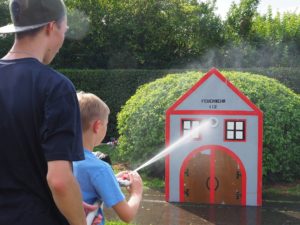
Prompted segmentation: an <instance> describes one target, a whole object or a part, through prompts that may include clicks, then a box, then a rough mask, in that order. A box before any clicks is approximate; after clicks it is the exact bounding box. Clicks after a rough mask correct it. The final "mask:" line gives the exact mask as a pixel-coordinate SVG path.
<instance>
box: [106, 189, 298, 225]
mask: <svg viewBox="0 0 300 225" xmlns="http://www.w3.org/2000/svg"><path fill="white" fill-rule="evenodd" d="M105 216H106V218H107V219H109V220H116V219H117V217H116V215H115V214H114V212H113V211H112V210H111V209H105ZM133 224H137V225H212V224H216V225H300V199H291V200H281V201H279V200H275V199H274V200H264V201H263V207H239V206H222V205H195V204H175V203H167V202H165V201H164V193H161V192H158V191H153V190H148V191H145V193H144V197H143V201H142V204H141V208H140V210H139V213H138V215H137V217H136V218H135V220H134V221H133Z"/></svg>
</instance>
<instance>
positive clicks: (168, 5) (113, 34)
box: [0, 0, 300, 69]
mask: <svg viewBox="0 0 300 225" xmlns="http://www.w3.org/2000/svg"><path fill="white" fill-rule="evenodd" d="M65 2H66V5H67V7H68V15H69V18H68V19H69V25H70V30H69V32H68V35H67V37H68V38H67V39H66V41H65V44H64V47H63V48H62V49H61V50H60V54H58V55H57V57H56V58H55V60H54V62H53V65H54V66H55V67H56V68H101V69H112V68H113V69H120V68H122V69H127V68H131V69H134V68H137V69H141V68H142V69H161V68H163V69H169V68H195V67H199V66H205V67H210V66H217V67H255V66H257V67H270V66H273V67H274V66H276V67H278V66H280V67H282V66H284V67H289V66H292V67H299V66H300V54H299V53H300V30H299V26H300V22H299V21H300V15H299V13H296V12H290V13H281V14H280V13H275V14H273V13H272V9H271V8H270V9H269V11H268V12H267V13H266V14H259V13H258V12H257V6H258V4H259V2H260V1H259V0H241V1H240V2H239V3H232V5H231V7H230V9H229V11H228V14H227V17H226V18H225V19H224V20H222V19H221V18H220V17H219V16H217V15H216V14H215V8H216V4H215V2H216V0H206V1H197V0H128V1H118V0H65ZM7 3H8V1H7V0H0V19H1V20H0V23H1V24H0V25H5V24H7V22H8V21H10V17H9V12H8V10H7V9H8V7H7V5H8V4H7ZM7 37H8V38H1V36H0V54H1V55H4V54H5V52H6V51H7V50H8V49H9V48H10V46H11V44H12V38H13V35H8V36H7Z"/></svg>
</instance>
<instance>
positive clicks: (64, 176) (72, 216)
mask: <svg viewBox="0 0 300 225" xmlns="http://www.w3.org/2000/svg"><path fill="white" fill-rule="evenodd" d="M47 182H48V185H49V187H50V190H51V192H52V196H53V199H54V201H55V204H56V206H57V208H58V209H59V210H60V212H61V213H62V214H63V215H64V216H65V218H66V219H67V220H68V222H69V223H70V225H86V218H85V213H84V210H83V205H82V197H81V193H80V188H79V185H78V183H77V181H76V179H75V177H74V176H73V173H72V167H71V163H70V162H69V161H61V160H59V161H49V162H48V174H47Z"/></svg>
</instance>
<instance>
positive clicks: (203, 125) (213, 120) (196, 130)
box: [134, 117, 219, 172]
mask: <svg viewBox="0 0 300 225" xmlns="http://www.w3.org/2000/svg"><path fill="white" fill-rule="evenodd" d="M218 124H219V122H218V119H217V118H215V117H211V118H209V119H208V120H204V121H202V122H201V123H200V124H199V126H197V127H195V128H194V129H192V130H191V132H189V133H188V134H186V135H184V136H183V137H181V138H179V139H178V140H177V141H176V142H174V143H173V144H172V145H170V146H168V147H167V148H166V149H164V150H163V151H161V152H160V153H158V154H157V155H155V156H154V157H153V158H151V159H150V160H148V161H147V162H145V163H144V164H142V165H141V166H139V167H138V168H136V169H135V170H134V171H135V172H137V171H139V170H141V169H143V168H144V167H146V166H149V165H150V164H152V163H154V162H156V161H157V160H159V159H161V158H163V157H165V156H166V155H168V154H169V153H171V152H172V151H174V149H175V148H176V147H178V146H180V145H181V144H182V143H183V142H185V141H187V140H189V139H190V138H191V137H193V136H194V135H195V134H197V133H199V132H200V131H201V130H205V129H207V128H208V127H209V126H211V127H217V126H218Z"/></svg>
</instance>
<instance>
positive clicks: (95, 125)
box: [92, 120, 102, 133]
mask: <svg viewBox="0 0 300 225" xmlns="http://www.w3.org/2000/svg"><path fill="white" fill-rule="evenodd" d="M101 126H102V122H101V120H95V121H94V122H93V125H92V127H93V132H94V133H98V131H99V129H101Z"/></svg>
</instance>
